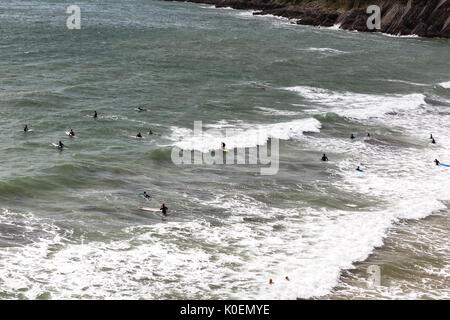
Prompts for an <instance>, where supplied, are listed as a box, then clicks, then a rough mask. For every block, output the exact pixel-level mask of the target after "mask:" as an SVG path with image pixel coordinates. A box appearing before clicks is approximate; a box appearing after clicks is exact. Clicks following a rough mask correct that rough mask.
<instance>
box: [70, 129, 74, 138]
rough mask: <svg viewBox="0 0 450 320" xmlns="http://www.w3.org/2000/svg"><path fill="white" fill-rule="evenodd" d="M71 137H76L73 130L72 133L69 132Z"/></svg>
mask: <svg viewBox="0 0 450 320" xmlns="http://www.w3.org/2000/svg"><path fill="white" fill-rule="evenodd" d="M69 136H71V137H75V132H73V130H72V129H70V132H69Z"/></svg>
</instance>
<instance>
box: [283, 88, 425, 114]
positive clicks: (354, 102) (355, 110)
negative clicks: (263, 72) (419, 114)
mask: <svg viewBox="0 0 450 320" xmlns="http://www.w3.org/2000/svg"><path fill="white" fill-rule="evenodd" d="M285 89H286V90H289V91H293V92H296V93H298V94H299V95H301V96H303V97H304V98H306V99H307V100H309V101H311V102H314V103H316V104H318V105H323V106H326V107H327V108H324V111H325V112H334V113H337V114H339V115H342V116H344V117H349V118H355V119H360V120H363V119H369V118H376V117H381V116H383V115H385V114H386V113H389V112H399V111H407V110H412V109H416V108H418V107H420V106H421V105H423V104H425V100H424V98H425V96H424V95H423V94H419V93H415V94H408V95H376V94H362V93H354V92H348V91H346V92H338V91H332V90H327V89H322V88H315V87H308V86H296V87H288V88H285Z"/></svg>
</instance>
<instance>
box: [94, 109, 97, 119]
mask: <svg viewBox="0 0 450 320" xmlns="http://www.w3.org/2000/svg"><path fill="white" fill-rule="evenodd" d="M94 119H97V111H96V110H94Z"/></svg>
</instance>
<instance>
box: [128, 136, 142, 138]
mask: <svg viewBox="0 0 450 320" xmlns="http://www.w3.org/2000/svg"><path fill="white" fill-rule="evenodd" d="M130 138H134V139H144V137H137V136H130Z"/></svg>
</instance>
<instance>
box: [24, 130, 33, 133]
mask: <svg viewBox="0 0 450 320" xmlns="http://www.w3.org/2000/svg"><path fill="white" fill-rule="evenodd" d="M24 132H25V133H27V132H33V129H28V131H24Z"/></svg>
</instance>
